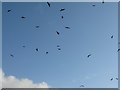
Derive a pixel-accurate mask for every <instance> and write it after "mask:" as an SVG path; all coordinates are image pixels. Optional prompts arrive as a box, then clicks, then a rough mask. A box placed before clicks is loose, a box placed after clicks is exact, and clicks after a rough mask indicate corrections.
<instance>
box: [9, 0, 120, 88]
mask: <svg viewBox="0 0 120 90" xmlns="http://www.w3.org/2000/svg"><path fill="white" fill-rule="evenodd" d="M102 3H105V2H104V0H103V1H102ZM47 5H48V7H51V4H50V2H47ZM92 6H93V7H95V6H96V5H95V4H93V5H92ZM11 11H12V9H9V10H7V12H8V13H9V12H11ZM62 11H65V8H62V9H60V12H62ZM21 18H22V19H25V18H26V17H25V16H21ZM61 18H62V19H63V18H64V16H61ZM35 27H36V28H39V27H40V26H35ZM65 28H66V29H71V28H70V27H68V26H66V27H65ZM56 34H57V35H60V32H58V31H56ZM110 38H111V39H113V38H114V36H113V35H112V36H111V37H110ZM118 44H120V42H119V43H118ZM22 47H23V48H25V47H26V46H25V45H24V46H22ZM57 48H58V50H61V48H60V45H57ZM35 50H36V51H37V52H38V51H39V48H36V49H35ZM117 51H118V52H119V51H120V49H118V50H117ZM46 54H48V51H47V52H46ZM10 56H11V57H14V55H13V54H10ZM91 56H92V54H88V55H87V58H89V57H91ZM114 79H116V80H118V78H111V79H110V81H113V80H114ZM80 87H85V85H80Z"/></svg>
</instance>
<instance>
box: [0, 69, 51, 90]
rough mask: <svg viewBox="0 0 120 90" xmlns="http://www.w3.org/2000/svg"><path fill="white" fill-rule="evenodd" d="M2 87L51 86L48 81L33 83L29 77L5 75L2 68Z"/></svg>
mask: <svg viewBox="0 0 120 90" xmlns="http://www.w3.org/2000/svg"><path fill="white" fill-rule="evenodd" d="M1 84H2V85H1ZM1 88H50V86H49V85H48V84H47V83H46V82H42V83H33V81H32V80H29V79H27V78H23V79H18V78H16V77H15V76H5V74H4V72H2V70H1V69H0V89H1Z"/></svg>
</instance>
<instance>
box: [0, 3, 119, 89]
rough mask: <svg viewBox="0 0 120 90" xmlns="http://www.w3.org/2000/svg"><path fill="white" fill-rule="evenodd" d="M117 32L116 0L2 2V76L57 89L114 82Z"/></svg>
mask: <svg viewBox="0 0 120 90" xmlns="http://www.w3.org/2000/svg"><path fill="white" fill-rule="evenodd" d="M92 4H95V5H96V6H95V7H93V6H92ZM61 8H65V9H66V10H65V11H63V12H60V9H61ZM8 9H12V11H11V12H9V13H8V12H7V10H8ZM62 15H63V16H64V19H61V16H62ZM21 16H25V17H26V18H25V19H22V18H21ZM37 25H39V26H40V28H35V26H37ZM65 26H69V27H70V28H71V29H66V28H65ZM56 31H58V32H60V35H57V34H56ZM112 35H113V36H114V37H113V39H111V36H112ZM117 35H118V6H117V2H114V3H104V4H102V3H101V2H99V3H95V2H86V3H83V2H79V3H70V2H63V3H62V2H57V3H56V2H51V7H48V6H47V4H46V2H39V3H37V2H36V3H33V2H32V3H30V2H27V3H25V2H24V3H22V2H21V3H20V2H19V3H12V2H11V3H5V2H4V3H3V64H2V65H3V66H2V67H3V70H4V72H5V75H6V76H9V75H13V76H16V77H17V78H29V79H31V80H33V82H35V83H39V82H43V81H45V82H47V83H48V84H49V85H51V86H52V87H56V88H66V87H67V88H79V86H80V85H81V84H84V85H85V87H86V88H106V87H112V88H114V87H117V84H118V82H117V80H113V81H112V82H111V81H110V79H111V78H112V77H113V78H116V77H118V72H117V71H118V53H117V47H118V45H117V43H118V41H117V40H118V36H117ZM23 45H25V46H26V47H25V48H23V47H22V46H23ZM57 45H60V48H61V51H59V50H58V49H57ZM36 48H39V52H36V51H35V49H36ZM46 51H48V52H49V53H48V54H47V55H46V54H45V52H46ZM10 54H13V55H14V58H12V57H10ZM88 54H92V55H91V57H89V58H87V55H88Z"/></svg>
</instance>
